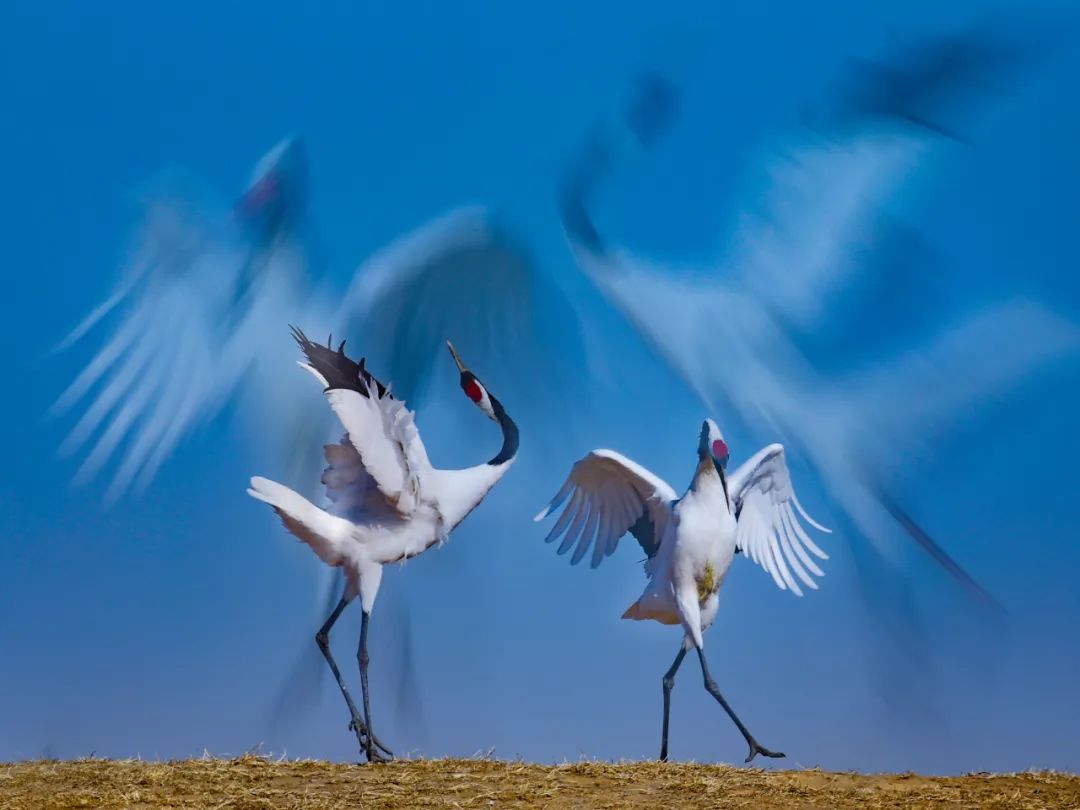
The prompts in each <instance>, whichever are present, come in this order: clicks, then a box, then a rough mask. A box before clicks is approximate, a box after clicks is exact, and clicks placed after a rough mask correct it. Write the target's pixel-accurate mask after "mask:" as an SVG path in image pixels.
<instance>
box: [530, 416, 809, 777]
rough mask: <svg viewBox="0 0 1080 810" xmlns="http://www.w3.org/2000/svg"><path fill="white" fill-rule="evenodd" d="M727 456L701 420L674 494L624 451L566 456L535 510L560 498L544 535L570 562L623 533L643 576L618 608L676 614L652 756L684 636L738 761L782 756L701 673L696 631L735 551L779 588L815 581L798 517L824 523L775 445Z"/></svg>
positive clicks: (713, 605)
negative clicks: (740, 740)
mask: <svg viewBox="0 0 1080 810" xmlns="http://www.w3.org/2000/svg"><path fill="white" fill-rule="evenodd" d="M727 461H728V450H727V445H726V443H725V442H724V439H723V436H722V434H721V433H720V429H719V428H718V427H717V425H716V423H715V422H714V421H712V420H711V419H707V420H705V422H704V424H703V425H702V428H701V435H700V439H699V443H698V465H697V468H696V469H695V472H694V478H693V480H692V481H691V483H690V486H689V488H688V489H687V491H686V492H685V493H684V494H683V496H682V497H681V498H680V497H677V495H676V493H675V490H674V489H673V488H672V487H671V485H669V484H668V483H667V482H665V481H664V480H662V479H661V478H659V477H657V476H656V475H654V474H653V473H651V472H649V471H648V470H646V469H645V468H644V467H642V466H640V465H639V464H636V463H635V462H633V461H631V460H630V459H628V458H626V457H625V456H622V455H620V454H619V453H616V452H614V451H612V450H594V451H592V452H591V453H589V454H588V455H587V456H585V457H584V458H583V459H581V460H580V461H578V462H577V463H576V464H575V465H574V466H573V468H572V469H571V471H570V475H569V477H568V478H567V480H566V483H564V484H563V486H562V488H561V489H560V490H559V492H558V493H557V494H556V495H555V497H554V498H553V499H552V501H551V503H549V504H548V505H547V506H546V507H545V508H544V509H543V510H542V511H541V512H540V514H538V515H537V516H536V520H537V521H540V520H543V519H544V518H546V517H547V516H548V515H550V514H551V513H552V512H553V511H555V510H557V509H558V508H559V507H560V506H561V505H562V504H563V503H566V506H565V508H564V509H563V511H562V514H561V515H560V516H559V518H558V520H557V521H556V523H555V525H554V526H553V527H552V529H551V532H550V533H549V534H548V536H547V538H546V542H549V543H551V542H554V541H555V540H557V539H559V538H560V537H562V542H561V544H560V545H559V549H558V551H559V553H560V554H563V553H566V552H568V551H570V550H571V549H573V550H574V554H573V557H572V558H571V563H574V564H576V563H577V562H579V561H580V560H582V559H583V558H584V557H585V555H586V553H587V552H588V550H589V548H590V546H591V547H592V549H593V553H592V565H593V567H594V568H595V567H596V566H598V565H599V564H600V563H601V562H603V560H604V558H605V557H607V556H610V555H611V554H612V553H613V552H614V551H615V549H616V547H617V545H618V542H619V538H621V537H622V536H623V535H624V534H627V533H629V534H632V535H633V536H634V538H635V539H636V540H637V541H638V543H640V545H641V548H642V550H643V551H644V552H645V554H646V555H647V557H648V559H647V561H646V563H645V573H646V574H647V575H648V578H649V582H648V584H647V585H646V587H645V590H644V591H643V593H642V594H641V596H640V597H639V598H638V599H637V601H636V602H634V604H632V605H631V606H630V607H629V608H628V609H627V611H626V613H624V614H623V618H626V619H652V620H654V621H657V622H660V623H662V624H680V625H682V627H683V631H684V632H685V642H684V646H683V647H682V649H681V650H680V652H679V655H678V657H677V658H676V661H675V664H674V665H673V666H672V669H671V671H670V672H669V674H668V676H665V687H664V688H665V701H664V731H663V741H662V743H661V751H660V758H661V759H666V758H667V728H668V699H667V694H668V693H669V692H670V688H671V685H670V682H671V680H672V679H673V678H674V673H675V670H676V669H677V668H678V665H679V664H680V663H681V662H682V658H683V656H684V655H685V653H686V650H687V649H688V648H689V647H691V646H692V647H694V648H695V649H696V650H697V651H698V653H699V656H701V666H702V670H703V673H704V674H705V678H706V688H707V689H708V690H709V691H710V693H712V694H713V695H714V696H715V697H717V699H718V700H719V701H720V702H721V704H722V705H723V706H724V708H725V709H726V710H727V711H728V713H729V714H730V715H731V717H732V719H733V720H734V721H735V723H736V725H738V727H739V729H740V730H741V731H742V732H743V735H744V737H745V738H746V741H747V743H748V744H749V745H750V754H749V756H748V757H747V761H748V762H749V761H750V760H751V759H752V758H753V757H754V756H755V755H756V754H758V753H761V754H764V755H766V756H783V754H779V753H775V752H772V751H769V750H768V749H765V748H763V747H761V746H760V745H759V744H758V743H757V742H756V740H754V738H753V736H752V735H750V733H749V732H748V731H747V730H746V729H745V727H744V726H743V725H742V723H741V722H740V721H739V719H738V717H737V716H736V715H735V713H734V711H732V710H731V709H730V707H729V706H727V704H726V703H725V702H724V700H723V698H722V697H721V696H720V693H719V690H718V689H716V686H715V684H713V683H712V682H711V678H710V677H709V675H708V669H707V667H706V664H705V659H704V655H703V653H702V650H703V647H704V642H703V639H702V634H703V633H704V632H705V630H706V629H708V627H709V625H711V624H712V622H713V620H714V619H715V618H716V612H717V608H718V605H719V598H718V593H719V590H720V585H721V583H722V582H723V580H724V577H725V576H726V575H727V572H728V568H729V567H730V565H731V562H732V560H733V559H734V557H735V554H736V552H737V551H743V552H745V553H746V554H747V556H749V557H750V559H752V560H753V561H754V562H755V563H757V564H758V565H760V566H761V567H762V568H763V569H765V570H766V571H767V572H768V573H769V574H770V575H771V576H772V578H773V581H774V582H775V583H776V585H777V586H778V587H779V588H781V589H783V590H790V591H791V592H792V593H794V594H795V595H797V596H802V593H803V592H802V589H801V588H800V585H799V582H798V581H801V582H802V583H803V585H805V586H806V587H809V588H815V589H816V588H817V583H816V582H815V581H814V579H813V577H814V576H818V577H821V576H824V572H823V571H822V570H821V568H820V567H818V565H817V563H816V562H814V560H813V557H817V558H818V559H822V560H824V559H828V555H826V554H825V552H823V551H822V550H821V549H820V548H818V546H817V545H816V544H815V543H814V542H813V541H812V540H811V539H810V538H809V536H808V535H807V533H806V530H805V529H804V528H803V526H802V525H801V523H800V519H801V520H805V521H806V522H807V523H809V524H810V525H811V526H813V527H815V528H816V529H819V530H821V531H825V532H827V531H829V530H828V529H826V528H825V527H823V526H821V525H820V524H818V523H816V522H815V521H814V520H813V519H812V518H810V516H809V515H807V514H806V512H805V510H804V509H803V508H802V506H801V505H800V503H799V501H798V498H797V497H796V496H795V490H794V488H793V487H792V484H791V476H790V474H789V473H788V468H787V462H786V460H785V458H784V448H783V447H782V446H781V445H779V444H772V445H769V446H768V447H766V448H764V449H762V450H760V451H759V452H758V453H756V454H755V455H754V456H752V457H751V458H750V459H749V460H748V461H746V462H745V463H744V464H743V465H742V466H741V467H739V469H738V470H736V471H735V473H734V474H732V475H731V476H730V477H728V476H727V472H726V467H727ZM792 572H794V576H793V573H792ZM796 580H798V581H796Z"/></svg>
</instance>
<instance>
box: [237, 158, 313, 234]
mask: <svg viewBox="0 0 1080 810" xmlns="http://www.w3.org/2000/svg"><path fill="white" fill-rule="evenodd" d="M306 197H307V159H306V155H305V152H304V147H303V143H302V142H301V141H300V140H299V139H298V138H286V139H284V140H283V141H281V142H280V143H278V144H277V145H276V146H275V147H274V148H273V149H271V150H270V151H269V152H267V153H266V154H265V155H263V157H262V158H261V159H260V160H259V162H258V163H257V164H256V165H255V170H254V171H253V172H252V176H251V181H250V182H249V183H248V187H247V188H246V189H245V190H244V193H243V194H242V195H241V196H240V199H239V200H238V201H237V203H236V208H235V210H236V215H237V217H238V218H239V219H240V221H241V222H243V223H244V225H245V226H246V227H248V228H249V229H250V230H251V231H252V233H253V234H254V235H255V236H256V237H257V238H259V239H264V240H269V239H271V238H272V237H273V236H275V235H276V234H277V233H278V232H279V231H280V230H282V229H283V228H289V227H291V226H293V225H295V224H296V222H297V220H298V219H299V218H300V216H301V214H302V211H303V208H304V204H305V202H306Z"/></svg>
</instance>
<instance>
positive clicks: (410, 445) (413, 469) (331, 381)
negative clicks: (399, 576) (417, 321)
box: [293, 329, 431, 516]
mask: <svg viewBox="0 0 1080 810" xmlns="http://www.w3.org/2000/svg"><path fill="white" fill-rule="evenodd" d="M293 334H294V335H295V337H296V341H297V343H299V344H300V348H301V349H302V350H303V352H304V355H305V356H306V357H307V360H308V364H307V365H306V366H305V368H307V369H308V370H309V371H311V372H312V373H313V374H314V375H315V377H316V378H318V379H319V380H320V381H321V382H322V383H323V385H324V386H325V389H326V397H327V399H328V400H329V401H330V407H331V408H333V410H334V413H336V414H337V416H338V419H340V420H341V423H342V425H344V427H345V430H347V431H348V437H349V441H350V442H351V443H352V445H353V447H354V448H356V452H357V454H358V456H359V459H360V461H361V463H362V465H363V467H364V469H365V470H366V471H367V473H368V474H369V475H370V476H371V478H372V479H373V480H374V482H375V485H376V486H377V487H378V489H379V491H380V492H381V493H382V495H383V496H384V497H385V498H386V501H387V503H388V504H390V505H391V506H392V507H393V508H394V509H395V510H397V511H398V513H400V515H401V516H409V515H411V514H412V512H413V510H414V509H415V508H416V506H417V504H418V503H419V501H420V497H421V488H422V486H423V479H425V478H429V477H430V474H431V462H430V461H429V460H428V456H427V451H426V450H425V449H424V444H423V442H422V441H421V440H420V433H419V431H417V429H416V423H415V422H414V421H413V414H412V412H411V411H409V410H408V409H407V408H406V407H405V403H403V402H402V401H401V400H398V399H394V397H392V396H391V395H390V392H389V391H388V390H387V388H386V387H385V386H384V385H383V384H382V383H380V382H379V381H378V380H376V379H375V378H374V377H373V376H371V375H370V374H369V373H368V372H367V370H366V369H365V368H364V360H363V359H361V360H360V362H359V363H355V362H353V361H352V360H350V359H349V358H348V357H347V356H346V355H345V343H344V341H343V342H342V343H341V345H340V346H339V347H338V349H337V350H336V351H335V350H333V349H331V348H329V347H325V346H319V345H317V344H314V343H312V342H311V341H310V340H308V339H307V337H306V336H305V335H304V333H303V332H301V331H300V330H298V329H294V332H293Z"/></svg>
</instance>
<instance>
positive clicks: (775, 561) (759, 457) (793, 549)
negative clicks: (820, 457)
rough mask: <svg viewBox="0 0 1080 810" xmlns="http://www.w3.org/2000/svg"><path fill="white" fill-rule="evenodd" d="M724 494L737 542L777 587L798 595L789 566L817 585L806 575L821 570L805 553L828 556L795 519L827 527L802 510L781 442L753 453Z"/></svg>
mask: <svg viewBox="0 0 1080 810" xmlns="http://www.w3.org/2000/svg"><path fill="white" fill-rule="evenodd" d="M728 493H729V495H730V497H731V503H732V506H733V507H734V509H735V515H736V518H737V519H738V529H737V532H736V536H735V537H736V543H737V545H738V547H739V548H740V549H741V550H742V551H744V552H745V553H746V554H747V555H748V556H749V557H750V559H752V560H753V561H754V562H756V563H757V564H758V565H760V566H761V567H762V568H764V569H765V570H766V571H768V572H769V574H771V575H772V578H773V581H774V582H775V583H776V585H777V587H779V588H780V589H781V590H788V589H790V590H791V592H792V593H793V594H795V595H796V596H802V589H801V588H800V587H799V584H798V583H797V582H796V581H795V579H794V578H792V575H791V572H792V571H794V572H795V576H796V577H798V578H799V579H800V580H802V582H803V583H804V584H805V585H806V586H807V587H808V588H813V589H815V590H816V589H817V583H816V582H815V581H814V579H813V577H812V576H811V575H813V576H818V577H823V576H825V572H824V571H822V570H821V568H819V567H818V565H817V563H815V562H814V560H813V559H812V558H811V557H810V554H807V553H806V552H807V551H808V550H809V552H810V553H811V554H813V555H814V556H815V557H818V558H819V559H822V560H827V559H828V558H829V555H827V554H826V553H825V552H824V551H822V550H821V549H820V548H818V547H817V545H815V544H814V541H813V540H811V539H810V537H809V536H808V535H807V534H806V530H805V529H804V528H803V527H802V524H801V523H800V522H799V518H800V517H801V518H802V519H803V520H805V521H806V522H807V523H809V524H810V525H811V526H813V527H814V528H815V529H818V530H819V531H823V532H828V531H830V530H829V529H826V528H825V527H824V526H822V525H821V524H819V523H817V522H816V521H814V519H813V518H811V517H810V516H809V515H808V514H806V511H805V510H804V509H803V508H802V504H800V503H799V499H798V498H797V497H796V496H795V489H794V487H793V486H792V484H791V475H790V473H789V472H788V468H787V460H786V459H785V457H784V447H783V445H780V444H770V445H769V446H768V447H766V448H764V449H763V450H759V451H758V452H757V453H755V454H754V455H753V456H752V457H751V458H750V459H749V460H748V461H747V462H746V463H744V464H743V465H742V466H741V467H739V469H738V470H736V471H735V472H734V474H732V475H731V477H730V478H729V479H728ZM792 507H794V510H793V509H792ZM796 512H797V513H798V516H796Z"/></svg>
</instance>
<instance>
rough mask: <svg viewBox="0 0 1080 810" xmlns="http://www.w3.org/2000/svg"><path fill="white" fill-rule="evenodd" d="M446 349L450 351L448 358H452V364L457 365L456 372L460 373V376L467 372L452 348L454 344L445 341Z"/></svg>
mask: <svg viewBox="0 0 1080 810" xmlns="http://www.w3.org/2000/svg"><path fill="white" fill-rule="evenodd" d="M446 348H448V349H449V350H450V356H451V357H453V358H454V362H455V363H457V367H458V371H460V372H461V373H462V374H464V373H465V372H466V371H468V369H467V368H465V364H464V363H462V362H461V358H460V357H458V353H457V350H456V349H455V348H454V344H453V343H451V342H450V341H449V340H448V341H446Z"/></svg>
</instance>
